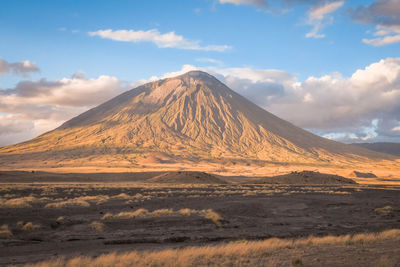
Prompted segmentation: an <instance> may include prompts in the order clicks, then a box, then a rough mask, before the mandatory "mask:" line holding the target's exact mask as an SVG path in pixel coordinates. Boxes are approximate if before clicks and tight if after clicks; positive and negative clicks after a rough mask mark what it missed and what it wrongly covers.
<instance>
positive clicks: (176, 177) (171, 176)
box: [147, 171, 227, 184]
mask: <svg viewBox="0 0 400 267" xmlns="http://www.w3.org/2000/svg"><path fill="white" fill-rule="evenodd" d="M147 182H151V183H169V184H227V182H226V181H224V180H222V179H220V178H218V177H216V176H215V175H212V174H208V173H205V172H188V171H178V172H167V173H163V174H160V175H158V176H156V177H153V178H151V179H148V180H147Z"/></svg>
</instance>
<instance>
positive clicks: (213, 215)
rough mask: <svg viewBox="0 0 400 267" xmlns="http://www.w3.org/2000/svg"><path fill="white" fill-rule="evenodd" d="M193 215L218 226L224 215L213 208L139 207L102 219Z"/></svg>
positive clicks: (109, 214)
mask: <svg viewBox="0 0 400 267" xmlns="http://www.w3.org/2000/svg"><path fill="white" fill-rule="evenodd" d="M191 215H198V216H202V217H204V218H206V219H209V220H211V221H212V222H213V223H214V224H215V225H217V226H218V227H221V222H220V220H222V217H221V215H219V214H218V213H217V212H215V211H213V210H212V209H208V210H192V209H180V210H178V211H174V210H172V209H158V210H154V211H148V210H147V209H138V210H136V211H124V212H120V213H117V214H112V213H106V214H105V215H104V216H103V217H102V220H112V219H135V218H151V217H165V216H191Z"/></svg>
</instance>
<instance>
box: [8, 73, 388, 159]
mask: <svg viewBox="0 0 400 267" xmlns="http://www.w3.org/2000/svg"><path fill="white" fill-rule="evenodd" d="M32 154H34V155H35V156H36V157H37V159H38V162H40V161H41V160H42V161H43V160H46V159H48V158H49V157H54V158H55V159H56V161H57V162H58V163H57V164H65V163H68V164H72V165H74V164H77V165H82V164H85V163H87V162H96V164H100V163H99V162H102V161H105V162H108V163H107V164H117V162H118V161H119V162H121V161H123V162H124V164H127V165H129V164H132V165H141V164H143V162H145V163H146V164H149V163H152V162H153V163H164V162H168V163H171V162H181V161H186V162H199V161H205V162H207V161H212V160H219V159H222V158H226V159H228V158H229V159H238V160H261V161H268V162H282V163H290V162H292V163H293V162H295V163H299V162H300V163H326V164H330V163H335V164H346V163H350V162H353V161H362V160H366V159H381V160H391V159H392V157H391V156H389V155H385V154H379V153H375V152H372V151H369V150H366V149H363V148H359V147H356V146H350V145H345V144H342V143H338V142H335V141H332V140H328V139H325V138H322V137H319V136H316V135H314V134H312V133H310V132H307V131H305V130H303V129H301V128H299V127H297V126H294V125H293V124H291V123H289V122H287V121H284V120H282V119H280V118H278V117H277V116H275V115H273V114H271V113H269V112H267V111H266V110H264V109H262V108H261V107H259V106H257V105H255V104H254V103H252V102H251V101H249V100H247V99H246V98H244V97H243V96H241V95H239V94H237V93H236V92H234V91H233V90H231V89H230V88H228V87H227V86H226V85H224V84H223V83H221V82H220V81H218V80H217V79H216V78H215V77H213V76H211V75H209V74H208V73H205V72H201V71H192V72H188V73H185V74H182V75H180V76H177V77H173V78H166V79H161V80H158V81H155V82H150V83H147V84H144V85H142V86H139V87H137V88H134V89H132V90H129V91H127V92H124V93H122V94H121V95H119V96H116V97H114V98H113V99H111V100H109V101H106V102H105V103H103V104H101V105H99V106H97V107H94V108H92V109H90V110H88V111H86V112H84V113H82V114H80V115H78V116H76V117H74V118H72V119H71V120H69V121H67V122H65V123H63V124H62V125H61V126H60V127H58V128H56V129H54V130H52V131H50V132H47V133H45V134H42V135H40V136H38V137H36V138H34V139H32V140H30V141H27V142H24V143H20V144H16V145H13V146H8V147H3V148H0V163H2V164H7V160H5V155H7V156H9V157H10V156H11V155H20V157H19V159H18V157H15V160H22V161H23V160H24V155H26V157H28V158H29V155H32ZM26 157H25V158H26ZM107 157H109V159H112V160H110V161H108V160H107ZM99 158H102V160H100V161H99V160H98V159H99ZM149 158H150V160H149ZM151 158H153V160H151ZM29 160H31V159H29Z"/></svg>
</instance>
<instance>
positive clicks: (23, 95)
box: [0, 0, 400, 146]
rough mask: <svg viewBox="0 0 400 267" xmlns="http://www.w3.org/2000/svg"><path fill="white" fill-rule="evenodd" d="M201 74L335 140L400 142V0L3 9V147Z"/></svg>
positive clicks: (95, 3)
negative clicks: (148, 87)
mask: <svg viewBox="0 0 400 267" xmlns="http://www.w3.org/2000/svg"><path fill="white" fill-rule="evenodd" d="M195 69H200V70H203V71H207V72H209V73H210V74H212V75H215V76H216V77H217V78H218V79H219V80H221V81H222V82H224V83H225V84H227V85H228V86H229V87H230V88H232V89H233V90H235V91H237V92H238V93H240V94H242V95H243V96H245V97H247V98H249V99H250V100H252V101H253V102H255V103H256V104H258V105H259V106H261V107H263V108H264V109H266V110H267V111H269V112H271V113H273V114H275V115H277V116H279V117H281V118H283V119H285V120H288V121H290V122H292V123H293V124H295V125H297V126H299V127H302V128H305V129H307V130H310V131H312V132H313V133H315V134H318V135H321V136H324V137H326V138H330V139H333V140H338V141H342V142H346V143H353V142H381V141H388V142H400V0H363V1H357V0H326V1H317V0H191V1H185V0H180V1H173V0H170V1H165V0H146V1H138V0H137V1H133V0H130V1H128V0H115V1H110V0H85V1H77V0H76V1H74V0H58V1H54V0H51V1H50V0H49V1H46V0H41V1H31V0H25V1H24V0H9V1H7V0H2V1H1V2H0V146H4V145H9V144H14V143H17V142H21V141H25V140H29V139H31V138H33V137H35V136H37V135H40V134H42V133H44V132H46V131H49V130H52V129H54V128H56V127H57V126H59V125H60V124H62V123H63V122H64V121H66V120H68V119H70V118H72V117H74V116H76V115H79V114H80V113H82V112H84V111H86V110H88V109H90V108H92V107H94V106H96V105H98V104H101V103H102V102H104V101H107V100H108V99H110V98H112V97H114V96H116V95H118V94H120V93H122V92H124V91H126V90H130V89H132V88H134V87H136V86H138V85H140V84H143V83H145V82H149V81H154V80H156V79H159V78H165V77H172V76H174V75H178V74H181V73H184V72H186V71H190V70H195Z"/></svg>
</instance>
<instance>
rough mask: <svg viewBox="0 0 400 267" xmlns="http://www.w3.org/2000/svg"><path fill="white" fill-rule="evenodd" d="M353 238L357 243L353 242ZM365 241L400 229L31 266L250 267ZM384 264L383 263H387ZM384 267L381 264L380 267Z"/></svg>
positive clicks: (392, 236)
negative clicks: (277, 255) (281, 255)
mask: <svg viewBox="0 0 400 267" xmlns="http://www.w3.org/2000/svg"><path fill="white" fill-rule="evenodd" d="M353 239H354V240H353ZM349 240H350V241H356V240H364V241H365V242H376V241H382V240H400V230H399V229H394V230H389V231H384V232H381V233H376V234H368V233H367V234H358V235H354V236H350V235H346V236H327V237H312V236H311V237H307V238H301V239H278V238H270V239H267V240H264V241H242V242H232V243H228V244H223V245H217V246H202V247H188V248H182V249H165V250H161V251H132V252H128V253H110V254H104V255H101V256H99V257H96V258H92V257H76V258H72V259H65V258H56V259H53V260H50V261H45V262H41V263H37V264H33V265H29V266H32V267H33V266H34V267H39V266H40V267H47V266H52V267H74V266H102V267H105V266H119V267H125V266H126V267H127V266H177V267H180V266H182V267H183V266H185V267H186V266H244V265H248V266H251V262H252V261H253V260H255V259H256V260H257V262H263V261H262V260H263V259H264V260H265V262H269V263H273V258H271V257H270V256H271V253H272V252H274V251H277V250H280V249H283V248H301V247H304V246H307V247H319V246H321V245H328V246H329V245H347V241H349ZM385 262H386V261H384V262H383V263H385ZM291 263H292V266H301V265H303V262H302V260H301V259H300V258H296V259H293V260H292V262H291ZM380 266H381V265H380Z"/></svg>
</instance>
